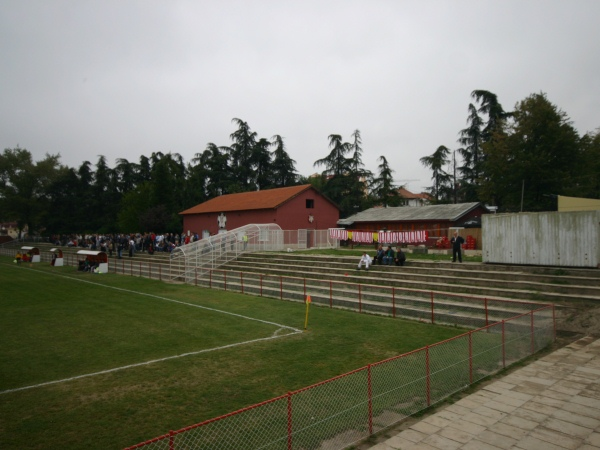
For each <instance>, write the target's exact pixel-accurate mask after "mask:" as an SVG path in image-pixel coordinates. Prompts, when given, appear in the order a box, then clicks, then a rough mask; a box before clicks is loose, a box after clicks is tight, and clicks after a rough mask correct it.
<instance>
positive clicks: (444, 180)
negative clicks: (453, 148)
mask: <svg viewBox="0 0 600 450" xmlns="http://www.w3.org/2000/svg"><path fill="white" fill-rule="evenodd" d="M449 155H450V150H449V149H448V147H446V146H444V145H440V146H439V147H438V148H437V149H436V151H435V152H434V153H433V154H432V155H430V156H424V157H423V158H421V159H420V161H421V164H423V165H424V166H425V167H428V168H430V169H431V171H432V172H433V175H432V177H431V179H432V180H433V186H431V187H430V188H429V189H428V191H429V192H430V193H431V195H432V196H433V198H434V199H435V202H436V203H450V202H451V200H452V190H453V189H452V177H451V175H450V174H448V173H447V172H445V171H444V166H446V165H447V164H448V163H449V162H450V159H449V158H448V156H449Z"/></svg>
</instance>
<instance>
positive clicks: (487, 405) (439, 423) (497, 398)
mask: <svg viewBox="0 0 600 450" xmlns="http://www.w3.org/2000/svg"><path fill="white" fill-rule="evenodd" d="M510 448H517V449H525V450H554V449H556V450H563V449H600V340H596V339H595V338H590V337H586V338H583V339H580V340H578V341H576V342H574V343H572V344H570V345H568V346H566V347H563V348H561V349H560V350H557V351H555V352H553V353H551V354H549V355H547V356H545V357H543V358H541V359H539V360H537V361H535V362H533V363H531V364H529V365H527V366H525V367H523V368H520V369H517V370H515V371H513V372H512V373H510V374H509V375H506V376H505V377H503V378H501V379H499V380H498V381H495V382H493V383H490V384H488V385H487V386H485V387H483V388H482V389H480V390H479V391H477V392H476V393H474V394H471V395H469V396H467V397H464V398H463V399H461V400H459V401H457V402H456V403H454V404H452V405H450V406H448V407H446V408H444V409H443V410H441V411H440V412H437V413H435V414H432V415H431V416H428V417H426V418H424V419H423V420H421V421H419V422H418V423H415V424H414V425H412V426H411V427H410V428H409V429H407V430H404V431H402V432H400V433H399V434H398V435H396V436H394V437H392V438H390V439H388V440H387V441H385V442H382V443H380V444H377V445H375V446H374V447H371V450H392V449H393V450H397V449H402V450H446V449H448V450H453V449H474V450H487V449H490V450H497V449H510Z"/></svg>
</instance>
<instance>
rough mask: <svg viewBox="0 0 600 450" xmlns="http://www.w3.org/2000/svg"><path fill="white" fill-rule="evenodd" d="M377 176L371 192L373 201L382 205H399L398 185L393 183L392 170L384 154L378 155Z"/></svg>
mask: <svg viewBox="0 0 600 450" xmlns="http://www.w3.org/2000/svg"><path fill="white" fill-rule="evenodd" d="M379 161H380V162H381V164H379V166H378V168H379V176H378V177H377V178H375V179H374V180H373V184H372V186H371V192H372V195H373V201H374V202H375V203H376V204H381V205H383V206H384V207H388V206H400V202H401V197H400V195H399V194H398V187H397V186H395V185H394V177H393V174H394V170H392V168H391V167H390V165H389V163H388V161H387V159H386V158H385V156H383V155H382V156H380V157H379Z"/></svg>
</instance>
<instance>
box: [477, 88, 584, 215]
mask: <svg viewBox="0 0 600 450" xmlns="http://www.w3.org/2000/svg"><path fill="white" fill-rule="evenodd" d="M494 136H495V138H493V139H492V140H491V141H489V142H488V143H486V145H485V146H484V149H485V152H486V161H485V167H484V169H485V172H486V174H487V176H486V181H485V186H482V187H485V189H482V193H484V195H485V197H484V198H483V200H486V201H492V200H493V201H496V202H497V203H496V205H497V206H498V207H499V208H500V210H503V211H520V210H521V209H522V210H524V211H549V210H555V209H556V200H555V199H554V198H553V195H557V194H562V195H570V194H571V193H574V192H576V189H575V188H576V186H577V180H578V179H579V176H580V173H579V171H578V169H579V166H578V163H577V161H579V160H580V156H581V153H580V138H579V136H578V134H577V131H576V130H575V129H574V128H573V126H572V125H571V122H570V120H569V118H568V117H567V115H566V113H564V112H563V111H561V110H560V109H558V107H556V106H555V105H553V104H552V103H551V102H550V101H549V100H548V99H547V97H546V95H545V94H543V93H540V94H533V95H530V96H529V97H527V98H526V99H525V100H523V101H521V102H519V103H517V105H516V107H515V111H514V113H513V123H512V125H511V126H510V127H508V128H507V129H506V132H505V135H503V134H502V133H500V132H498V131H497V132H496V134H495V135H494ZM492 183H494V184H492ZM492 195H493V197H492Z"/></svg>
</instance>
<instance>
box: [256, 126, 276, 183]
mask: <svg viewBox="0 0 600 450" xmlns="http://www.w3.org/2000/svg"><path fill="white" fill-rule="evenodd" d="M269 147H271V142H269V140H268V139H265V138H260V139H259V140H258V142H256V144H254V147H253V148H252V154H251V156H250V162H251V164H252V167H254V184H255V185H256V187H257V189H258V190H261V189H266V188H269V187H272V186H273V184H274V182H273V172H272V167H271V152H270V151H269Z"/></svg>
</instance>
